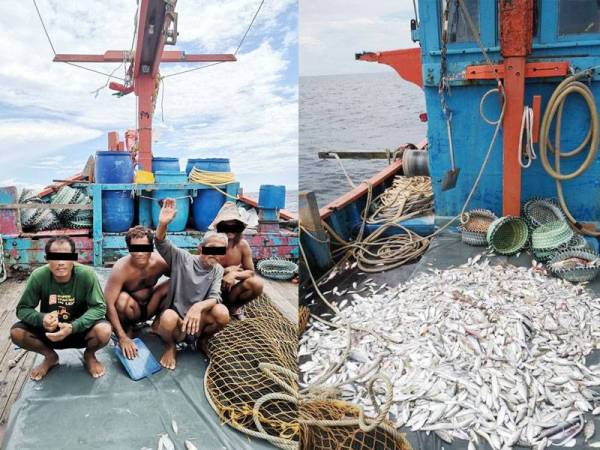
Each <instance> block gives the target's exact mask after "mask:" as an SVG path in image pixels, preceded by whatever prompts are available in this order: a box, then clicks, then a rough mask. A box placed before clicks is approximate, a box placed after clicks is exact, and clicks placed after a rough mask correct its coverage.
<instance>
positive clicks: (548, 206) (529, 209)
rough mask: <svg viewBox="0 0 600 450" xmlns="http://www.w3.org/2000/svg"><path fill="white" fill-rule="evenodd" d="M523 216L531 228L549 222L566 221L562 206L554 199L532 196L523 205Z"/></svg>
mask: <svg viewBox="0 0 600 450" xmlns="http://www.w3.org/2000/svg"><path fill="white" fill-rule="evenodd" d="M523 217H524V218H525V220H526V221H527V224H528V225H529V228H530V229H531V230H534V229H536V228H537V227H539V226H541V225H544V224H546V223H549V222H556V221H558V222H566V221H567V219H566V218H565V215H564V214H563V212H562V210H561V209H560V206H559V205H558V204H557V203H556V202H555V201H554V200H552V199H544V198H532V199H531V200H528V201H527V202H525V204H524V205H523Z"/></svg>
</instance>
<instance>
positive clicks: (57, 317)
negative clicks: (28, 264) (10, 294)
mask: <svg viewBox="0 0 600 450" xmlns="http://www.w3.org/2000/svg"><path fill="white" fill-rule="evenodd" d="M76 259H77V253H75V242H74V241H73V240H72V239H71V238H69V237H66V236H59V237H55V238H52V239H50V240H49V241H48V243H47V244H46V260H47V261H48V264H46V265H45V266H43V267H40V268H38V269H36V270H34V271H33V273H32V274H31V276H30V277H29V280H27V287H26V288H25V292H23V295H22V297H21V300H20V301H19V304H18V305H17V317H18V318H19V322H17V323H16V324H14V325H13V327H12V328H11V330H10V337H11V339H12V341H13V342H14V343H15V344H16V345H18V346H19V347H21V348H24V349H25V350H30V351H33V352H36V353H40V354H42V355H44V360H43V361H42V363H41V364H40V365H38V366H36V367H34V368H33V370H32V371H31V379H33V380H35V381H38V380H41V379H42V378H43V377H44V376H45V375H46V374H47V373H48V371H49V370H50V369H52V367H54V366H55V365H57V364H58V354H57V353H56V352H55V349H65V348H85V352H84V353H83V359H84V362H85V365H86V367H87V369H88V371H89V373H90V375H91V376H92V377H94V378H98V377H101V376H102V375H104V366H103V365H102V364H101V363H100V361H98V359H97V358H96V351H98V350H99V349H101V348H102V347H104V346H105V345H106V344H108V341H109V340H110V335H111V326H110V323H109V322H108V321H106V320H105V319H104V316H105V314H106V304H105V303H104V297H103V295H102V289H101V288H100V283H99V282H98V279H97V278H96V274H95V273H94V270H93V269H92V268H90V267H86V266H83V265H80V264H77V263H75V262H74V261H75V260H76ZM38 305H40V308H39V311H37V310H36V308H37V306H38Z"/></svg>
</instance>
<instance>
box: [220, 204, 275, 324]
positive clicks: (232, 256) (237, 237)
mask: <svg viewBox="0 0 600 450" xmlns="http://www.w3.org/2000/svg"><path fill="white" fill-rule="evenodd" d="M246 225H248V224H247V223H246V221H244V219H243V218H242V216H241V215H240V213H239V212H238V209H237V207H236V206H235V204H234V203H231V202H226V203H225V204H224V205H223V207H222V208H221V210H220V211H219V214H217V217H216V218H215V220H214V221H213V223H212V225H211V226H212V227H214V228H216V230H217V232H218V233H224V234H226V235H227V240H228V245H227V253H226V254H225V255H224V256H219V257H218V260H219V263H220V264H221V265H222V266H223V268H224V269H225V272H224V275H223V281H222V283H221V297H222V298H223V304H224V305H225V306H227V307H228V308H229V310H230V313H231V315H232V316H233V317H236V318H238V319H241V318H242V317H243V316H242V314H241V311H240V308H241V307H242V306H244V305H245V304H246V303H248V302H249V301H250V300H254V299H255V298H257V297H258V296H260V294H262V291H263V281H262V280H261V279H260V278H259V277H258V276H256V273H255V272H254V262H253V261H252V249H251V248H250V244H248V242H247V241H246V240H245V239H242V232H243V231H244V229H245V228H246Z"/></svg>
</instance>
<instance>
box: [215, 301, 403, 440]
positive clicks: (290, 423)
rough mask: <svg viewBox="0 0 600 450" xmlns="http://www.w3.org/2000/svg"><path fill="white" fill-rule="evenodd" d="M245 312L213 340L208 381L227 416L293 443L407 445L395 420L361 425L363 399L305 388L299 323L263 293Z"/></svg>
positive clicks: (250, 430)
mask: <svg viewBox="0 0 600 450" xmlns="http://www.w3.org/2000/svg"><path fill="white" fill-rule="evenodd" d="M244 312H245V315H246V319H244V320H241V321H235V322H232V323H230V324H229V325H228V326H227V327H226V328H225V329H224V330H223V331H221V332H219V333H217V334H216V335H215V336H214V337H213V338H212V339H211V340H210V341H209V344H208V354H209V358H210V364H209V366H208V369H207V371H206V376H205V379H204V388H205V391H206V395H207V398H208V400H209V402H210V404H211V406H212V407H213V409H214V410H215V411H216V412H217V413H218V414H219V416H220V417H221V419H222V420H223V421H224V422H225V423H226V424H228V425H230V426H232V427H233V428H235V429H237V430H239V431H241V432H244V433H246V434H249V435H251V436H254V437H258V438H261V439H265V440H267V441H269V442H271V443H272V444H273V445H275V446H277V447H280V448H283V449H289V450H292V449H294V450H295V449H298V448H302V449H314V450H332V449H339V450H395V449H397V450H404V449H408V447H407V446H406V443H405V441H404V440H403V439H402V438H401V437H399V433H397V432H396V431H395V430H394V429H393V427H392V426H391V424H390V423H389V422H386V423H385V424H383V425H378V424H376V425H377V426H374V427H371V428H372V429H366V427H364V426H363V427H362V428H363V429H361V427H360V424H359V422H360V420H359V419H360V408H358V407H357V406H356V405H352V404H350V403H347V402H344V401H341V400H337V399H334V398H331V393H327V394H325V393H324V392H323V391H321V392H319V394H318V395H312V394H311V395H309V394H305V393H302V394H301V393H299V391H298V375H297V371H298V364H297V345H298V331H299V330H298V328H297V325H295V324H292V323H291V322H289V321H288V320H287V319H285V318H284V317H283V315H282V314H281V313H280V312H279V311H278V310H277V309H276V308H275V307H273V305H272V304H271V302H270V301H269V299H268V297H266V296H264V295H263V296H262V297H260V298H259V299H257V300H254V301H252V302H251V303H250V304H248V305H247V306H246V307H245V310H244ZM329 420H333V421H334V422H332V423H327V422H325V423H323V422H322V421H329ZM348 420H350V421H351V424H350V425H343V424H342V425H336V424H339V423H340V421H342V422H343V421H346V422H347V421H348ZM363 425H364V424H363ZM365 429H366V430H365Z"/></svg>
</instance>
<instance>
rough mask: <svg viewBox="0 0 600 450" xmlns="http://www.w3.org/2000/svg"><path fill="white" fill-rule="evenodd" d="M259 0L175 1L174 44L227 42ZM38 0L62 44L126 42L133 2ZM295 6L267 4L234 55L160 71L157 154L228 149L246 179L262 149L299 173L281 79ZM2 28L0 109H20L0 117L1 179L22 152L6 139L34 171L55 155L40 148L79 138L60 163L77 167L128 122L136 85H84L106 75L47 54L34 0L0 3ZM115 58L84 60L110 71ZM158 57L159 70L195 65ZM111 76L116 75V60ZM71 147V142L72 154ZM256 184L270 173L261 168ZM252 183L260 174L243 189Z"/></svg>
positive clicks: (109, 46) (292, 105)
mask: <svg viewBox="0 0 600 450" xmlns="http://www.w3.org/2000/svg"><path fill="white" fill-rule="evenodd" d="M258 4H259V2H258V1H256V0H227V1H219V0H212V1H202V2H201V1H199V0H195V1H192V0H186V1H185V2H183V1H182V2H179V3H178V6H177V11H178V13H179V33H180V35H179V42H178V45H177V46H176V48H178V49H183V50H185V51H186V52H187V53H202V52H218V53H221V52H227V51H233V50H234V49H235V47H236V46H237V43H238V42H239V39H240V38H241V36H242V35H243V33H244V31H245V30H246V28H247V26H248V24H249V21H250V19H251V18H252V16H253V14H254V13H255V11H256V8H257V6H258ZM38 5H39V7H40V11H41V12H42V15H43V17H44V19H45V22H46V26H47V27H48V31H49V33H50V35H51V37H52V39H53V42H54V45H55V47H56V50H57V51H58V52H59V53H103V52H104V51H106V50H114V49H129V47H130V45H131V38H132V33H133V16H134V14H135V9H136V1H135V0H129V1H127V2H123V1H122V0H106V1H103V2H81V1H77V0H60V1H59V0H38ZM294 5H295V0H285V1H277V2H266V3H265V5H264V7H263V9H262V10H261V12H260V15H259V16H258V18H257V20H256V22H255V25H254V27H253V29H252V31H251V32H250V34H249V36H248V38H247V40H246V43H245V44H244V46H243V47H242V49H241V51H240V53H239V54H238V61H237V62H234V63H224V64H221V65H218V66H214V67H211V68H207V69H204V70H199V71H196V72H191V73H189V74H186V75H181V76H178V77H173V78H167V79H165V82H164V85H165V93H164V113H165V122H166V123H165V124H162V123H161V98H159V99H158V100H157V107H156V112H155V117H154V126H155V128H157V129H160V131H161V132H160V136H158V135H156V136H155V138H157V139H158V141H157V142H156V144H155V146H154V148H155V153H156V152H157V153H159V154H160V153H167V154H177V155H179V156H180V157H181V158H185V157H189V156H215V157H216V156H219V157H227V156H231V158H232V165H233V166H234V167H238V168H239V169H238V170H237V172H238V174H239V178H240V181H241V182H242V184H244V182H245V180H244V178H243V177H242V176H243V175H244V174H249V175H252V173H251V171H252V170H253V169H250V168H255V167H256V165H255V164H257V163H256V161H258V160H259V158H262V166H263V167H265V166H269V167H275V168H277V170H279V171H284V172H287V173H289V177H288V178H289V183H290V184H289V185H290V186H294V185H295V184H296V183H297V126H298V124H297V87H296V86H290V80H287V79H286V70H287V69H288V65H289V58H290V52H291V49H290V48H289V47H290V45H294V44H293V43H294V35H295V34H296V33H295V29H290V24H289V23H287V20H288V18H287V17H286V15H288V14H292V15H293V14H295V7H294ZM15 24H19V26H18V27H16V26H15ZM0 37H1V38H2V40H3V45H2V46H0V61H3V62H2V63H0V83H1V84H2V86H3V88H2V90H0V117H2V116H9V117H23V119H11V120H2V119H0V139H2V140H0V142H2V144H1V147H0V152H1V153H0V155H1V156H0V179H2V178H3V177H6V176H7V175H6V174H7V173H11V177H10V178H12V179H15V175H14V174H15V170H20V167H22V163H23V162H24V160H23V158H18V157H16V156H14V155H9V153H10V149H12V148H15V147H19V148H24V149H27V152H28V156H27V158H26V160H27V161H29V162H30V163H31V164H30V168H34V167H35V168H38V169H40V170H41V169H42V168H48V169H50V168H52V167H55V166H56V160H52V159H48V158H46V156H47V155H48V154H50V153H55V154H59V155H60V154H61V152H63V151H66V150H65V147H67V146H72V145H74V144H81V150H80V151H79V150H78V151H77V154H76V155H75V157H74V158H69V161H68V164H67V163H66V162H63V164H60V166H61V167H62V168H63V169H64V167H70V166H71V165H72V166H73V167H77V168H80V167H82V166H83V164H84V163H85V160H86V159H87V157H88V155H89V154H91V153H93V152H94V151H95V150H97V149H98V148H97V142H99V141H98V140H97V139H98V138H99V137H101V136H103V135H106V133H107V132H108V131H112V130H118V131H120V132H121V133H123V132H124V131H125V130H126V129H128V128H134V127H135V97H134V96H133V95H132V94H130V95H128V96H125V97H123V98H116V97H114V96H112V95H111V94H112V93H113V92H112V91H110V90H108V89H104V90H102V91H100V92H99V95H98V96H97V98H96V97H94V95H92V94H91V93H92V92H93V91H94V90H96V89H97V88H98V87H100V86H102V85H103V84H105V82H106V77H104V76H101V75H97V74H93V73H90V72H87V71H83V70H81V69H77V68H74V67H71V66H68V65H65V64H59V63H52V52H51V49H50V47H49V45H48V42H47V41H46V37H45V36H44V33H43V30H42V28H41V25H40V23H39V20H38V18H37V15H36V12H35V9H34V7H33V4H32V3H28V2H25V3H22V4H20V5H19V6H16V7H15V6H14V5H11V4H8V3H7V2H1V3H0ZM198 48H201V49H202V50H201V51H198ZM24 55H28V56H24ZM117 66H118V65H117V64H95V65H90V66H89V67H91V68H94V69H98V70H102V71H104V72H110V71H112V70H113V69H114V68H115V67H117ZM161 67H162V70H161V72H162V73H163V75H165V74H168V73H173V72H174V71H178V70H182V69H188V68H192V67H196V66H193V65H181V64H177V65H169V66H168V67H167V65H166V64H165V65H163V66H161ZM115 74H116V75H121V76H122V74H123V68H120V69H119V70H117V72H116V73H115ZM93 140H96V141H94V142H91V141H93ZM198 152H202V154H201V155H198ZM72 153H73V152H72V149H71V151H70V152H69V156H71V155H72ZM264 158H269V159H268V160H265V159H264ZM271 159H273V160H274V161H273V163H271ZM53 164H54V166H53ZM259 165H260V164H259ZM17 166H20V167H17ZM49 172H50V170H49ZM48 176H53V174H52V175H48ZM16 179H18V177H17V178H16ZM47 181H48V182H49V181H50V179H48V180H47ZM263 182H269V180H268V178H267V177H266V176H265V179H264V180H263ZM252 183H254V181H252ZM257 189H258V184H256V185H252V186H248V187H247V190H257Z"/></svg>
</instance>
